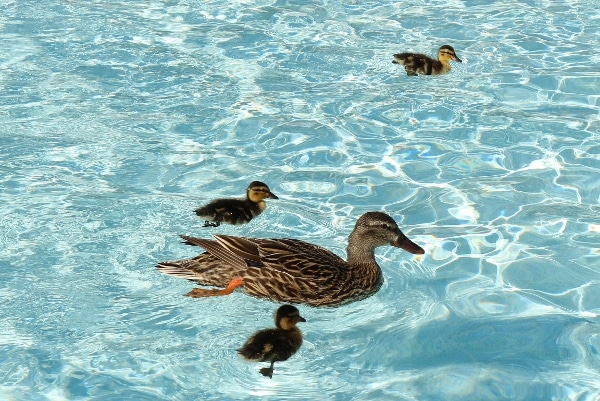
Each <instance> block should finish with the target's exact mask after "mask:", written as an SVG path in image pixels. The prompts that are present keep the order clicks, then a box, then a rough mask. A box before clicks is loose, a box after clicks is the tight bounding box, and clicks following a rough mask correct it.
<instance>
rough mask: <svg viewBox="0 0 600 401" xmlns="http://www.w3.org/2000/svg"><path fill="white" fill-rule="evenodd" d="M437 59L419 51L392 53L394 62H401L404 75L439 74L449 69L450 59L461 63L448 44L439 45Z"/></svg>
mask: <svg viewBox="0 0 600 401" xmlns="http://www.w3.org/2000/svg"><path fill="white" fill-rule="evenodd" d="M437 58H438V59H437V60H434V59H432V58H431V57H428V56H426V55H424V54H420V53H398V54H394V61H392V63H394V64H401V65H403V66H404V69H405V70H406V75H413V76H414V75H418V74H421V75H440V74H446V73H447V72H448V71H450V60H454V61H458V62H459V63H462V60H461V59H459V58H458V56H457V55H456V53H455V52H454V48H453V47H452V46H449V45H444V46H442V47H440V49H439V50H438V53H437Z"/></svg>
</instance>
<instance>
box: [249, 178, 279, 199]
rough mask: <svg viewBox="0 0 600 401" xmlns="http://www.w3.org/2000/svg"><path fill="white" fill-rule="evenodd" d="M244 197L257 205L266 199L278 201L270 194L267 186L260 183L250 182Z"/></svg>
mask: <svg viewBox="0 0 600 401" xmlns="http://www.w3.org/2000/svg"><path fill="white" fill-rule="evenodd" d="M246 195H247V196H248V199H250V200H251V201H252V202H254V203H258V202H260V201H262V200H263V199H266V198H269V199H279V198H278V197H277V196H276V195H275V194H274V193H273V192H271V190H270V189H269V187H268V186H267V184H265V183H264V182H260V181H252V182H251V183H250V185H248V188H246Z"/></svg>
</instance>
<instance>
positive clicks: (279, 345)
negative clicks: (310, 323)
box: [237, 305, 306, 378]
mask: <svg viewBox="0 0 600 401" xmlns="http://www.w3.org/2000/svg"><path fill="white" fill-rule="evenodd" d="M298 322H306V319H304V318H303V317H302V316H300V312H299V311H298V309H297V308H296V307H295V306H292V305H283V306H280V307H279V309H277V312H276V313H275V326H277V328H273V329H263V330H260V331H257V332H256V333H254V334H253V335H252V336H251V337H250V338H249V339H248V340H247V341H246V342H245V343H244V345H243V346H242V347H241V348H240V349H238V350H237V352H238V354H240V356H241V357H242V358H244V359H246V360H248V361H256V362H271V366H269V367H268V368H261V369H260V373H261V374H262V375H263V376H268V377H269V378H273V365H274V364H275V362H279V361H285V360H287V359H288V358H289V357H291V356H292V355H294V354H295V353H296V351H298V349H299V348H300V346H301V345H302V333H301V332H300V330H299V329H298V328H297V327H296V323H298Z"/></svg>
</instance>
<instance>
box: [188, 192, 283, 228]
mask: <svg viewBox="0 0 600 401" xmlns="http://www.w3.org/2000/svg"><path fill="white" fill-rule="evenodd" d="M266 198H270V199H279V198H278V197H277V196H275V194H274V193H273V192H271V190H270V189H269V187H268V186H267V184H265V183H264V182H260V181H252V182H251V183H250V185H248V188H246V199H229V198H227V199H215V200H213V201H211V202H210V203H208V204H207V205H204V206H202V207H199V208H198V209H196V210H195V212H196V214H197V215H198V216H199V217H200V218H203V219H204V225H203V226H202V227H218V226H220V225H221V223H223V222H225V223H229V224H233V225H237V224H245V223H248V222H249V221H250V220H252V219H253V218H255V217H256V216H258V215H259V214H261V213H262V212H263V211H264V210H265V208H266V207H267V204H266V202H265V201H264V199H266Z"/></svg>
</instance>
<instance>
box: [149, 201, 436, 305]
mask: <svg viewBox="0 0 600 401" xmlns="http://www.w3.org/2000/svg"><path fill="white" fill-rule="evenodd" d="M182 238H183V239H184V243H186V244H189V245H196V246H200V247H202V248H204V249H205V250H206V252H205V253H202V254H200V255H198V256H196V257H194V258H192V259H184V260H175V261H168V262H162V263H159V264H158V265H157V269H158V270H159V271H160V272H161V273H164V274H169V275H173V276H176V277H180V278H185V279H188V280H192V281H194V282H196V283H198V284H200V285H203V286H214V287H221V288H223V287H225V288H224V289H203V288H195V289H194V290H192V291H191V292H189V293H188V294H186V295H187V296H190V297H193V298H200V297H206V296H213V295H227V294H230V293H231V292H233V291H234V290H235V289H236V287H242V286H243V289H244V291H245V292H246V293H247V294H249V295H252V296H255V297H258V298H267V299H271V300H274V301H279V302H287V303H297V304H301V303H304V304H307V305H310V306H315V307H319V306H337V305H343V304H347V303H350V302H354V301H359V300H361V299H364V298H367V297H369V296H371V295H373V294H375V293H376V292H377V291H378V290H379V288H380V287H381V285H382V284H383V275H382V271H381V268H380V267H379V265H378V264H377V262H376V260H375V248H377V247H380V246H384V245H390V246H394V247H398V248H402V249H404V250H405V251H407V252H410V253H412V254H417V255H420V254H424V253H425V251H424V250H423V248H421V247H420V246H419V245H417V244H415V243H414V242H412V241H411V240H409V239H408V238H407V237H406V236H405V235H404V234H403V233H402V231H400V229H399V228H398V225H397V224H396V222H395V221H394V219H392V218H391V217H390V216H388V215H387V214H385V213H382V212H368V213H365V214H364V215H362V216H361V217H360V218H359V219H358V220H357V222H356V225H355V227H354V230H353V231H352V233H351V234H350V236H349V237H348V247H347V251H346V254H347V261H345V260H343V259H342V258H340V257H339V256H337V255H336V254H334V253H333V252H331V251H329V250H327V249H325V248H322V247H320V246H318V245H313V244H310V243H308V242H304V241H300V240H297V239H285V238H283V239H259V238H245V237H236V236H227V235H215V236H214V238H215V239H214V240H210V239H202V238H195V237H189V236H182Z"/></svg>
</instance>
